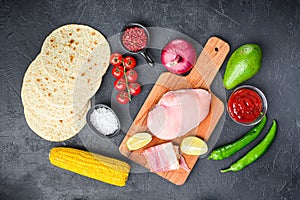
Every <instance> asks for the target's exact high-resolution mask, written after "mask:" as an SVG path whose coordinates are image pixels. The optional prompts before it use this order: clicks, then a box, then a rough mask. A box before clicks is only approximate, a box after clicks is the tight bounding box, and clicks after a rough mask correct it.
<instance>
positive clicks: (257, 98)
mask: <svg viewBox="0 0 300 200" xmlns="http://www.w3.org/2000/svg"><path fill="white" fill-rule="evenodd" d="M267 108H268V104H267V99H266V97H265V95H264V93H263V92H262V91H261V90H259V89H258V88H256V87H254V86H251V85H244V86H240V87H237V88H236V89H235V90H234V91H233V92H232V93H231V95H230V96H229V98H228V101H227V112H228V114H229V116H230V117H231V119H232V120H233V121H235V122H236V123H238V124H240V125H244V126H251V125H255V124H257V123H259V122H260V121H261V120H262V118H263V117H264V116H265V114H266V112H267Z"/></svg>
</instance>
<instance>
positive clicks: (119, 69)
mask: <svg viewBox="0 0 300 200" xmlns="http://www.w3.org/2000/svg"><path fill="white" fill-rule="evenodd" d="M111 73H112V75H113V77H115V78H116V79H119V78H121V77H122V76H123V75H124V69H123V70H122V67H120V66H116V67H113V68H112V70H111Z"/></svg>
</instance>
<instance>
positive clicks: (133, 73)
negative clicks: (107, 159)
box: [126, 69, 139, 82]
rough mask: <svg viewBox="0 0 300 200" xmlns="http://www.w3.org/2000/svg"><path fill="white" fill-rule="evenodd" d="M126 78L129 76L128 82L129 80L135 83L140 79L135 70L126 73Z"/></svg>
mask: <svg viewBox="0 0 300 200" xmlns="http://www.w3.org/2000/svg"><path fill="white" fill-rule="evenodd" d="M126 76H127V80H128V81H129V82H134V81H136V80H137V79H138V77H139V75H138V73H137V72H136V71H135V70H133V69H130V70H128V71H127V72H126Z"/></svg>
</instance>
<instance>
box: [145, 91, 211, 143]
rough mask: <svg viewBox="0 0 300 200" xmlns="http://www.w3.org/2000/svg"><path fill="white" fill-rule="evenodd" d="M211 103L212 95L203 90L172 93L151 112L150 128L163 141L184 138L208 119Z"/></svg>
mask: <svg viewBox="0 0 300 200" xmlns="http://www.w3.org/2000/svg"><path fill="white" fill-rule="evenodd" d="M210 102H211V94H210V93H209V92H208V91H206V90H203V89H182V90H177V91H170V92H168V93H166V94H164V95H163V96H162V98H161V99H160V100H159V102H158V104H157V105H156V106H155V107H154V109H153V110H151V111H150V112H149V114H148V121H147V125H148V128H149V130H150V131H151V133H152V134H153V135H155V136H156V137H158V138H160V139H163V140H171V139H174V138H177V137H180V136H183V135H184V134H186V133H187V132H188V131H190V130H192V129H193V128H195V127H196V126H198V125H199V124H200V123H201V122H202V121H203V120H204V119H205V118H206V116H207V115H208V113H209V110H210Z"/></svg>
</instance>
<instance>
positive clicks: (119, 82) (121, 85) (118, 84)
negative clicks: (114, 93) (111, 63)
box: [114, 78, 127, 91]
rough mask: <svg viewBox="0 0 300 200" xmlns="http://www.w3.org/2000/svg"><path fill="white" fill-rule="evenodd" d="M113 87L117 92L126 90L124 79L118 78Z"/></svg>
mask: <svg viewBox="0 0 300 200" xmlns="http://www.w3.org/2000/svg"><path fill="white" fill-rule="evenodd" d="M114 87H115V88H116V90H118V91H122V90H126V88H127V87H126V80H125V79H124V78H119V79H117V80H116V81H115V82H114Z"/></svg>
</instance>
